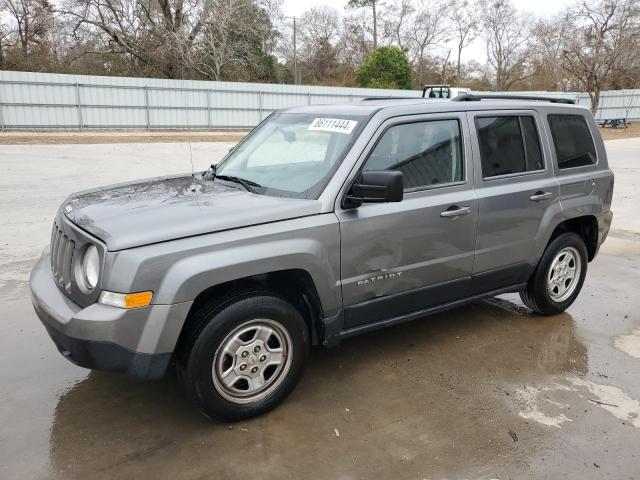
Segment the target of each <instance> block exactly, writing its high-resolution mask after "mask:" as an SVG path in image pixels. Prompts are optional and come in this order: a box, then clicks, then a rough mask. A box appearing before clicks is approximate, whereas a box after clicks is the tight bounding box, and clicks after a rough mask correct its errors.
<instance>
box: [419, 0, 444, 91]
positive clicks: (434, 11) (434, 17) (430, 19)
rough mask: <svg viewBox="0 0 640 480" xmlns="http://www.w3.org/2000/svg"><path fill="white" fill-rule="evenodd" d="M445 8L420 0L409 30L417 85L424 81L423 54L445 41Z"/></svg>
mask: <svg viewBox="0 0 640 480" xmlns="http://www.w3.org/2000/svg"><path fill="white" fill-rule="evenodd" d="M444 12H445V8H443V6H442V5H439V4H437V3H435V2H427V1H425V0H420V3H419V4H418V7H417V9H416V15H415V18H414V21H413V25H412V28H411V43H412V47H413V50H414V63H417V64H418V83H419V85H420V86H422V83H423V79H424V63H425V54H426V51H427V49H428V48H429V47H433V46H435V45H438V44H439V43H440V42H443V41H446V40H447V38H446V34H447V25H446V20H447V18H446V16H445V14H444Z"/></svg>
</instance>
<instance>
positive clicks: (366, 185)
mask: <svg viewBox="0 0 640 480" xmlns="http://www.w3.org/2000/svg"><path fill="white" fill-rule="evenodd" d="M403 195H404V180H403V177H402V172H398V171H394V170H372V171H369V172H361V173H360V174H359V177H357V178H356V181H355V182H354V183H353V185H351V189H350V190H349V193H348V194H347V196H346V198H345V200H346V205H345V206H349V207H358V206H360V205H362V204H363V203H385V202H401V201H402V198H403Z"/></svg>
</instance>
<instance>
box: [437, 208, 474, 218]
mask: <svg viewBox="0 0 640 480" xmlns="http://www.w3.org/2000/svg"><path fill="white" fill-rule="evenodd" d="M470 212H471V207H458V206H457V205H453V206H451V207H449V208H447V209H446V210H445V211H444V212H440V216H441V217H444V218H451V217H459V216H461V215H467V214H468V213H470Z"/></svg>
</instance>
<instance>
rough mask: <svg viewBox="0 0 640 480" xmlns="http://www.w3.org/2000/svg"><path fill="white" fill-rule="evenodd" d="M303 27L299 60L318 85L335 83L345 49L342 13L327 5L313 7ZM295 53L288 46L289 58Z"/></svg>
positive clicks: (307, 12)
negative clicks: (341, 54)
mask: <svg viewBox="0 0 640 480" xmlns="http://www.w3.org/2000/svg"><path fill="white" fill-rule="evenodd" d="M299 25H300V30H299V43H298V45H299V47H298V58H299V61H300V62H301V63H302V64H303V65H304V66H305V67H306V69H307V71H308V72H309V73H310V74H311V75H310V76H311V80H312V81H313V82H314V83H316V82H327V81H331V80H333V79H334V76H335V72H336V68H337V67H338V56H339V54H340V50H341V47H340V37H339V33H340V17H339V15H338V11H337V10H336V9H334V8H331V7H328V6H325V5H323V6H319V7H312V8H310V9H309V10H307V11H305V12H304V13H303V14H302V16H301V17H300V22H299ZM291 53H292V48H291V46H290V45H287V56H288V57H290V56H291Z"/></svg>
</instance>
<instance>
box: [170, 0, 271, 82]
mask: <svg viewBox="0 0 640 480" xmlns="http://www.w3.org/2000/svg"><path fill="white" fill-rule="evenodd" d="M271 34H272V30H271V22H270V19H269V16H268V14H267V12H266V11H265V10H262V9H261V8H260V6H259V5H257V4H256V3H255V2H253V1H251V0H210V10H209V14H208V16H207V18H206V20H205V21H203V25H202V27H201V32H200V35H199V36H197V37H196V38H195V39H193V40H194V42H192V43H195V45H193V48H191V49H187V50H185V60H186V61H187V62H188V64H189V65H190V66H192V67H193V68H194V69H195V70H196V71H198V72H199V73H201V74H202V75H204V76H205V77H206V78H209V79H211V80H222V76H223V72H224V70H225V69H226V70H227V71H228V70H233V71H235V75H236V76H240V77H243V76H244V77H245V78H246V77H247V76H249V75H248V72H249V71H251V70H252V69H254V68H255V66H256V64H257V63H256V62H257V60H259V58H258V57H259V55H258V52H260V53H262V51H263V50H262V49H263V48H264V45H265V44H266V43H267V41H268V38H269V37H270V35H271ZM176 43H178V44H179V43H180V42H179V40H178V41H177V42H176ZM187 45H188V46H192V45H191V43H187Z"/></svg>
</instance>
